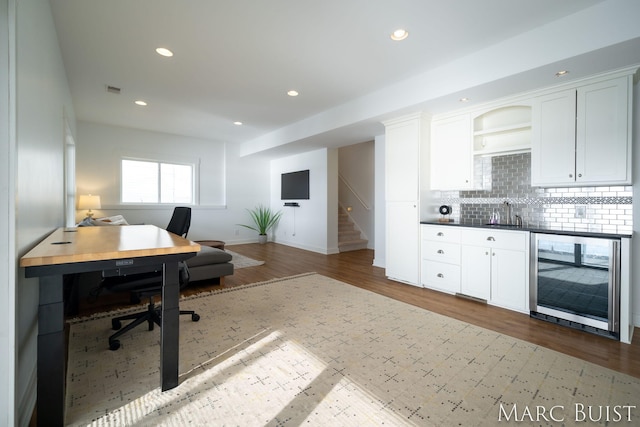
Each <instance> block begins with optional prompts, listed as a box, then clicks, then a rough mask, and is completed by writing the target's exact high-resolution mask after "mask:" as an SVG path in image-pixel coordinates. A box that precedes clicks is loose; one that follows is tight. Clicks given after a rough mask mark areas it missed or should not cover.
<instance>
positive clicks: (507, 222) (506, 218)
mask: <svg viewBox="0 0 640 427" xmlns="http://www.w3.org/2000/svg"><path fill="white" fill-rule="evenodd" d="M502 204H503V205H504V206H505V208H506V210H507V215H506V217H505V221H506V222H505V223H506V224H507V225H511V204H509V202H507V201H506V200H505V201H504V202H502Z"/></svg>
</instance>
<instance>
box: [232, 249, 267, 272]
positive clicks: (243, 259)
mask: <svg viewBox="0 0 640 427" xmlns="http://www.w3.org/2000/svg"><path fill="white" fill-rule="evenodd" d="M225 252H227V253H229V254H231V257H232V258H231V263H232V264H233V268H235V269H238V268H245V267H255V266H256V265H262V264H264V261H256V260H255V259H253V258H249V257H248V256H244V255H240V254H238V253H235V252H233V251H230V250H229V249H225Z"/></svg>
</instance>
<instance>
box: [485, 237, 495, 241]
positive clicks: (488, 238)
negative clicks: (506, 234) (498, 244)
mask: <svg viewBox="0 0 640 427" xmlns="http://www.w3.org/2000/svg"><path fill="white" fill-rule="evenodd" d="M487 240H488V241H490V242H495V241H496V239H494V238H493V237H492V236H489V237H487Z"/></svg>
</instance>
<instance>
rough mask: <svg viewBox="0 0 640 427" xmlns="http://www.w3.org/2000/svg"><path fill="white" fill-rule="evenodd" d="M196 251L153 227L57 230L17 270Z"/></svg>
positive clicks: (189, 243)
mask: <svg viewBox="0 0 640 427" xmlns="http://www.w3.org/2000/svg"><path fill="white" fill-rule="evenodd" d="M198 251H200V245H199V244H197V243H194V242H192V241H190V240H187V239H185V238H183V237H180V236H177V235H175V234H173V233H169V232H168V231H166V230H163V229H161V228H158V227H156V226H155V225H124V226H118V225H113V226H102V227H77V228H58V229H57V230H55V231H54V232H53V233H51V234H50V235H49V236H47V237H46V238H45V239H44V240H43V241H42V242H40V243H39V244H38V245H37V246H36V247H34V248H33V249H31V250H30V251H29V252H28V253H27V254H26V255H24V256H23V257H22V258H20V267H36V266H44V265H55V264H71V263H79V262H87V261H102V260H113V259H123V258H136V257H148V256H158V255H169V254H179V253H188V252H198Z"/></svg>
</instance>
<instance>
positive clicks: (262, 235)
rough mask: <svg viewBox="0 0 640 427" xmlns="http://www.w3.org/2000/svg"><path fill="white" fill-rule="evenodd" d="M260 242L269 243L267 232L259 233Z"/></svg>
mask: <svg viewBox="0 0 640 427" xmlns="http://www.w3.org/2000/svg"><path fill="white" fill-rule="evenodd" d="M258 243H260V244H264V243H267V235H266V234H258Z"/></svg>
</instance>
